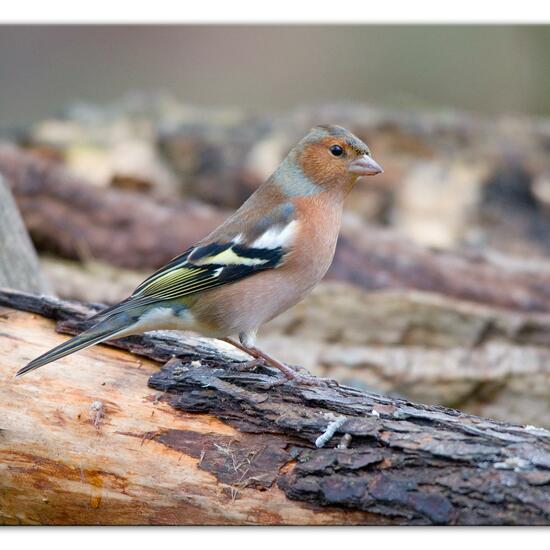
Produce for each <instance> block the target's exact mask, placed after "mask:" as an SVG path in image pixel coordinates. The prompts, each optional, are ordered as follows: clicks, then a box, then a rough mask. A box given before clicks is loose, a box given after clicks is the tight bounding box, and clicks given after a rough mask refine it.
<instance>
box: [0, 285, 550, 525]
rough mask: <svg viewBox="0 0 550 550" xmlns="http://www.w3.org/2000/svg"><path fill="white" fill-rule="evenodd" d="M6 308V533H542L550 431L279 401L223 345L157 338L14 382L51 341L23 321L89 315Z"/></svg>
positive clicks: (74, 327)
mask: <svg viewBox="0 0 550 550" xmlns="http://www.w3.org/2000/svg"><path fill="white" fill-rule="evenodd" d="M0 306H2V307H3V309H2V310H1V316H0V323H1V324H2V330H1V333H2V335H1V336H0V349H1V350H2V357H3V360H2V362H1V364H2V371H3V376H2V379H3V380H8V381H7V382H5V383H4V388H3V389H2V392H1V395H2V398H0V409H2V415H0V418H2V420H1V425H0V428H1V430H2V431H1V432H0V455H1V456H2V461H1V462H2V464H3V465H4V467H3V468H2V470H0V472H1V473H0V476H1V477H2V483H1V485H2V487H3V492H2V495H1V499H2V501H1V503H2V506H1V507H0V509H1V511H2V512H1V513H2V515H1V516H0V517H1V519H2V521H3V522H4V523H15V522H25V523H30V522H37V523H143V522H145V523H260V524H268V523H275V524H276V523H294V524H304V523H325V524H327V523H328V524H338V523H361V524H423V525H425V524H460V525H464V524H548V523H550V492H549V491H548V487H549V484H550V432H548V431H546V430H542V429H539V428H534V427H532V426H527V427H521V426H514V425H508V424H503V423H497V422H494V421H491V420H488V419H483V418H478V417H473V416H469V415H466V414H463V413H461V412H458V411H455V410H450V409H444V408H441V407H430V406H426V405H419V404H414V403H410V402H407V401H404V400H399V399H395V398H391V397H387V396H383V395H377V394H374V393H370V392H364V391H359V390H355V389H353V388H347V387H328V386H327V387H310V386H297V385H293V384H285V385H280V386H275V387H273V386H272V385H271V383H272V382H273V381H274V380H275V379H276V377H277V376H278V375H277V374H276V373H275V372H273V371H272V370H271V369H268V368H263V367H261V368H259V369H258V370H257V371H255V372H242V371H241V370H240V369H239V363H240V361H242V360H243V359H244V357H243V356H242V355H239V354H238V353H237V352H232V351H230V350H228V349H227V348H226V347H224V346H223V345H221V344H217V343H215V342H213V341H209V340H205V339H198V338H189V337H175V336H172V335H167V334H161V333H156V334H154V335H144V336H141V337H132V338H127V339H124V340H120V341H118V342H116V343H115V345H117V346H118V347H122V348H124V349H127V350H129V351H131V352H132V354H133V355H129V354H125V353H121V352H118V351H114V350H111V349H109V348H105V347H98V348H96V349H93V350H91V351H85V352H83V353H81V354H79V355H75V356H72V357H69V358H67V359H65V360H63V364H58V365H57V366H50V367H46V368H44V369H42V370H41V371H39V372H38V373H35V374H33V375H29V376H27V377H25V378H23V379H22V380H17V381H13V380H11V379H9V377H8V376H7V375H8V373H10V372H13V371H14V370H15V368H16V367H18V366H20V365H21V364H22V363H23V362H24V361H26V360H28V359H30V358H31V357H32V356H33V355H35V354H37V353H39V352H41V351H43V350H45V349H46V348H47V347H49V346H50V345H52V344H53V343H55V342H58V341H60V340H61V337H59V336H58V335H54V334H53V333H52V331H51V324H50V322H48V321H46V320H44V319H41V318H40V317H36V316H31V315H28V314H26V313H22V311H27V312H32V313H37V314H39V315H42V316H46V317H51V318H53V319H56V320H58V321H60V322H61V323H60V324H58V329H61V330H64V331H67V332H78V331H80V330H82V328H84V327H85V326H87V321H86V319H85V318H86V316H87V315H88V314H89V313H91V312H92V311H94V310H95V309H94V308H90V307H86V306H82V305H80V304H70V303H67V302H62V301H59V300H54V299H44V298H42V299H39V298H36V297H33V296H30V295H25V294H21V293H14V292H2V293H0ZM136 355H139V356H141V357H144V358H143V359H138V358H137V357H136ZM151 360H153V361H157V362H161V363H164V366H162V368H161V369H160V371H158V370H157V369H155V366H154V363H153V361H151ZM147 378H149V385H150V387H151V388H153V389H155V390H156V391H158V392H159V393H156V394H155V393H153V392H151V391H149V392H147V390H146V388H145V384H146V381H147ZM178 411H179V412H178ZM334 422H336V423H337V424H338V426H339V427H338V428H337V429H336V431H335V434H334V436H333V437H332V438H326V439H327V440H326V442H325V447H324V448H317V447H316V442H317V443H318V442H319V436H320V435H321V434H323V433H324V432H325V430H326V429H327V426H328V425H329V424H333V423H334ZM346 434H347V435H346ZM341 440H343V441H345V442H347V445H348V448H338V447H337V444H338V443H339V442H340V441H341Z"/></svg>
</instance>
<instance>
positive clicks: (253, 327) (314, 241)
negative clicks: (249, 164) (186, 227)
mask: <svg viewBox="0 0 550 550" xmlns="http://www.w3.org/2000/svg"><path fill="white" fill-rule="evenodd" d="M380 172H382V168H381V167H380V166H379V165H378V163H377V162H376V161H375V160H374V159H373V158H372V156H371V152H370V150H369V148H368V147H367V146H366V145H365V144H364V143H363V142H362V141H361V140H359V139H358V138H357V137H356V136H354V135H353V134H352V133H350V132H349V131H347V130H345V129H344V128H341V127H339V126H317V127H315V128H313V129H312V130H311V131H310V132H309V133H308V134H307V135H306V136H305V137H304V138H303V139H302V140H301V141H300V142H299V143H298V144H297V145H296V146H295V147H294V148H293V149H292V150H291V151H290V153H289V154H288V156H287V157H286V158H285V159H284V160H283V161H282V163H281V164H280V165H279V167H278V168H277V170H276V171H275V172H274V174H273V175H272V176H271V177H270V178H269V179H268V180H267V181H266V182H265V183H264V184H263V185H262V186H261V187H260V188H259V189H258V190H257V191H256V192H255V193H254V194H253V195H252V196H251V197H250V198H249V199H248V200H247V201H246V202H245V203H244V204H243V205H242V206H241V207H240V208H239V209H238V210H237V211H236V212H235V213H234V214H233V215H232V216H231V217H230V218H229V219H228V220H227V221H225V222H224V223H223V224H222V225H221V226H220V227H218V228H217V229H216V230H214V231H213V232H212V233H210V235H208V236H207V237H205V238H204V239H203V240H202V241H200V242H198V243H197V244H196V245H195V246H193V247H191V248H189V249H188V250H186V251H185V252H184V253H183V254H181V255H180V256H178V257H176V258H174V259H173V260H172V261H171V262H169V263H168V264H167V265H166V266H164V267H163V268H161V269H159V270H158V271H157V272H156V273H154V274H153V275H151V276H150V277H149V278H148V279H146V280H145V281H144V282H143V283H141V284H140V285H139V286H138V287H137V288H136V290H135V291H134V293H133V294H132V295H131V296H130V297H129V298H127V299H125V300H123V301H122V302H120V303H119V304H117V305H115V306H112V307H109V308H107V309H105V310H103V311H101V312H100V313H99V314H98V315H96V316H95V317H94V318H93V319H94V320H96V321H97V322H96V323H95V324H94V325H93V326H92V327H91V328H90V329H88V330H86V331H85V332H83V333H81V334H80V335H78V336H76V337H74V338H72V339H70V340H68V341H66V342H65V343H63V344H61V345H59V346H57V347H56V348H54V349H52V350H50V351H48V352H47V353H45V354H44V355H41V356H40V357H38V358H36V359H34V360H33V361H31V362H30V363H29V364H28V365H26V366H25V367H23V368H22V369H20V370H19V371H18V372H17V375H18V376H20V375H22V374H25V373H27V372H29V371H31V370H34V369H37V368H39V367H41V366H43V365H45V364H47V363H50V362H51V361H55V360H57V359H60V358H61V357H64V356H66V355H69V354H70V353H73V352H75V351H78V350H81V349H84V348H87V347H89V346H92V345H94V344H98V343H100V342H103V341H105V340H109V339H112V338H120V337H123V336H128V335H130V334H136V333H142V332H146V331H149V330H164V329H176V330H192V331H196V332H199V333H201V334H203V335H206V336H210V337H215V338H221V339H224V340H226V341H228V342H230V343H231V344H233V345H235V346H236V347H238V348H239V349H241V350H243V351H245V352H247V353H248V354H249V355H250V356H251V357H253V358H254V360H255V361H265V362H266V363H268V364H270V365H272V366H274V367H276V368H278V369H279V370H281V371H282V372H283V373H284V375H285V376H286V377H287V378H289V379H297V378H298V379H303V378H304V377H302V376H301V375H298V374H297V373H296V372H295V371H294V370H293V369H291V368H290V367H288V366H287V365H284V364H283V363H281V362H280V361H278V360H277V359H275V358H274V357H271V356H269V355H267V354H266V353H264V352H262V351H261V350H260V349H258V348H257V347H256V346H255V341H256V333H257V331H258V328H259V327H260V326H261V325H262V324H263V323H265V322H267V321H269V320H271V319H273V318H274V317H276V316H277V315H279V314H280V313H282V312H283V311H285V310H286V309H288V308H290V307H291V306H293V305H294V304H296V303H297V302H299V301H300V300H301V299H302V298H303V297H304V296H305V295H306V294H307V293H308V292H309V291H310V290H311V289H312V288H313V287H314V286H315V285H316V284H317V283H318V282H319V281H320V280H321V278H322V277H323V275H324V274H325V273H326V271H327V270H328V268H329V266H330V264H331V262H332V258H333V256H334V250H335V247H336V241H337V239H338V233H339V230H340V221H341V217H342V209H343V203H344V198H345V197H346V195H347V194H348V193H349V192H350V190H351V189H352V187H353V185H354V183H355V182H356V180H357V178H358V177H359V176H371V175H375V174H379V173H380ZM232 335H238V336H239V341H237V340H235V339H233V338H231V336H232ZM303 381H305V380H303Z"/></svg>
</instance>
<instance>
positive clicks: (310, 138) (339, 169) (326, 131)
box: [292, 125, 383, 190]
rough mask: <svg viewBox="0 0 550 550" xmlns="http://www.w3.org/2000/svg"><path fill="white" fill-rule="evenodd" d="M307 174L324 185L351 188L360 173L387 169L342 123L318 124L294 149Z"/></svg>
mask: <svg viewBox="0 0 550 550" xmlns="http://www.w3.org/2000/svg"><path fill="white" fill-rule="evenodd" d="M292 156H293V157H294V158H293V161H294V162H296V163H297V164H298V166H299V168H300V170H301V171H302V173H303V174H304V176H305V177H306V178H307V179H308V180H310V181H311V182H313V183H314V184H315V185H318V186H321V187H331V188H332V187H341V188H343V189H347V190H349V189H351V187H352V186H353V183H355V180H357V178H358V177H360V176H375V175H376V174H380V173H382V172H383V170H382V167H381V166H380V165H379V164H378V163H377V162H376V161H375V160H374V159H373V158H372V154H371V151H370V149H369V148H368V146H367V145H366V144H365V143H363V142H362V141H361V140H360V139H359V138H358V137H356V136H354V135H353V134H352V133H351V132H349V131H348V130H346V129H345V128H342V127H341V126H333V125H326V126H316V127H315V128H312V129H311V130H310V131H309V133H308V134H307V135H306V136H305V137H304V138H303V139H302V140H301V141H300V143H298V145H297V146H296V147H295V149H294V150H293V155H292Z"/></svg>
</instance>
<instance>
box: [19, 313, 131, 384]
mask: <svg viewBox="0 0 550 550" xmlns="http://www.w3.org/2000/svg"><path fill="white" fill-rule="evenodd" d="M132 325H133V323H132V322H131V321H130V320H129V318H128V315H127V314H126V313H119V314H115V315H112V316H110V317H107V318H106V319H104V320H102V321H100V322H99V323H97V324H95V325H94V326H93V327H91V328H89V329H88V330H85V331H84V332H83V333H81V334H79V335H78V336H75V337H74V338H71V339H70V340H67V341H66V342H64V343H63V344H60V345H59V346H57V347H55V348H53V349H51V350H50V351H48V352H46V353H44V354H43V355H41V356H40V357H37V358H36V359H34V360H32V361H31V362H30V363H29V364H27V365H25V366H24V367H23V368H21V369H19V370H18V371H17V373H16V375H15V376H22V375H23V374H26V373H27V372H30V371H31V370H35V369H38V368H40V367H42V366H44V365H46V364H48V363H51V362H52V361H57V359H61V358H62V357H65V356H66V355H69V354H71V353H74V352H75V351H80V350H82V349H84V348H87V347H89V346H93V345H94V344H99V343H100V342H104V341H105V340H110V339H111V338H116V337H121V336H127V335H128V334H132V330H131V326H132Z"/></svg>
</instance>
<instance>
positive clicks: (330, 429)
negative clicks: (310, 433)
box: [315, 416, 347, 449]
mask: <svg viewBox="0 0 550 550" xmlns="http://www.w3.org/2000/svg"><path fill="white" fill-rule="evenodd" d="M346 421H347V418H346V417H345V416H341V417H339V418H337V419H336V420H333V421H332V422H331V423H330V424H329V425H328V426H327V429H326V430H325V431H324V433H323V434H321V435H320V436H319V437H318V438H317V439H316V440H315V446H316V447H317V448H318V449H320V448H321V447H324V446H325V445H326V444H327V443H328V442H329V441H330V440H331V438H332V436H333V435H334V434H335V433H336V431H337V430H338V429H339V428H341V427H342V426H343V425H344V424H345V423H346Z"/></svg>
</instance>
